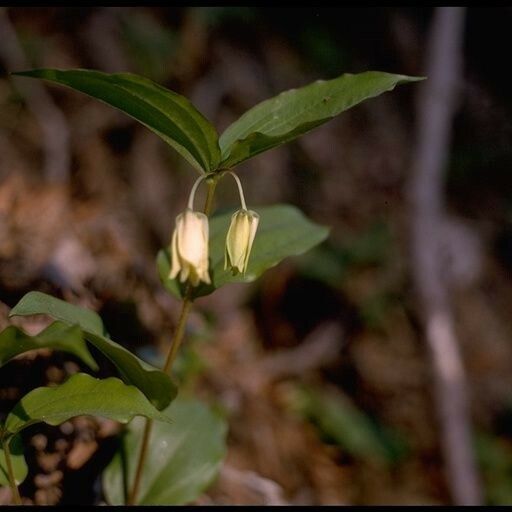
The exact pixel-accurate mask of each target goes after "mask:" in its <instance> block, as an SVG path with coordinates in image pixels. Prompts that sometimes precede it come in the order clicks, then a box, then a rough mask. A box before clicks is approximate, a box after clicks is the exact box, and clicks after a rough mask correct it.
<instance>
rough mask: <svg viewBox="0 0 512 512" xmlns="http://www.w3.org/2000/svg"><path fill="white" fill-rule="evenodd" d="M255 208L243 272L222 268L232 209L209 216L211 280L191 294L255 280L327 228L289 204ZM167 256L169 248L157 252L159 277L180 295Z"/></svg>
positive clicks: (317, 240) (314, 241) (310, 243)
mask: <svg viewBox="0 0 512 512" xmlns="http://www.w3.org/2000/svg"><path fill="white" fill-rule="evenodd" d="M254 210H255V211H256V212H257V213H258V214H259V216H260V222H259V226H258V230H257V232H256V238H255V239H254V244H253V246H252V251H251V255H250V257H249V265H248V267H247V272H246V273H245V275H244V274H237V275H233V274H232V273H231V272H230V271H229V270H224V248H225V244H226V235H227V232H228V228H229V223H230V221H231V215H232V212H230V213H224V214H222V215H216V216H214V217H213V218H212V219H211V221H210V266H209V273H210V278H211V281H212V284H211V285H203V284H201V285H200V286H198V287H196V288H194V290H193V296H194V297H200V296H202V295H208V294H210V293H212V292H213V291H214V290H215V289H216V288H220V287H221V286H223V285H224V284H227V283H239V282H250V281H254V280H255V279H256V278H257V277H258V276H260V275H261V274H263V272H265V270H267V269H269V268H271V267H273V266H275V265H277V264H278V263H279V262H280V261H281V260H283V259H284V258H287V257H288V256H298V255H299V254H302V253H304V252H306V251H308V250H309V249H311V248H312V247H314V246H315V245H317V244H319V243H320V242H322V241H323V240H325V238H327V235H328V233H329V230H328V228H326V227H324V226H320V225H318V224H315V223H314V222H312V221H311V220H309V219H308V218H307V217H305V216H304V214H303V213H302V212H301V211H300V210H299V209H297V208H295V207H294V206H291V205H287V204H278V205H274V206H262V207H255V208H254ZM170 258H171V255H170V252H169V250H168V249H162V250H161V251H160V252H159V253H158V257H157V265H158V271H159V274H160V279H161V281H162V283H163V284H164V286H165V287H166V288H167V290H168V291H169V292H170V293H172V294H173V295H175V296H177V297H181V296H182V294H183V289H184V287H183V285H182V284H181V283H179V282H178V281H177V280H176V279H169V271H170V268H171V267H170V264H171V260H170Z"/></svg>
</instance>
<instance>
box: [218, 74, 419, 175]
mask: <svg viewBox="0 0 512 512" xmlns="http://www.w3.org/2000/svg"><path fill="white" fill-rule="evenodd" d="M417 80H423V78H422V77H412V76H405V75H393V74H390V73H382V72H379V71H368V72H366V73H360V74H357V75H353V74H349V73H347V74H344V75H342V76H340V77H339V78H335V79H333V80H327V81H324V80H318V81H316V82H313V83H312V84H309V85H307V86H305V87H301V88H300V89H290V90H289V91H285V92H282V93H281V94H279V95H278V96H275V97H274V98H271V99H268V100H266V101H263V102H262V103H259V104H258V105H256V106H255V107H253V108H251V109H250V110H248V111H247V112H246V113H245V114H243V115H242V116H241V117H240V118H239V119H237V120H236V121H235V122H234V123H233V124H232V125H231V126H229V127H228V128H227V129H226V131H225V132H224V133H223V134H222V135H221V137H220V139H219V144H220V148H221V152H222V162H221V164H220V167H221V168H229V167H233V166H234V165H236V164H239V163H240V162H243V161H244V160H247V159H248V158H251V157H253V156H255V155H257V154H258V153H261V152H263V151H267V150H268V149H271V148H274V147H276V146H279V145H281V144H284V143H285V142H288V141H290V140H292V139H295V138H297V137H299V136H300V135H302V134H304V133H306V132H308V131H309V130H312V129H313V128H315V127H316V126H319V125H321V124H323V123H325V122H326V121H329V120H330V119H332V118H333V117H335V116H337V115H338V114H340V113H341V112H343V111H344V110H347V109H349V108H350V107H353V106H354V105H357V104H358V103H360V102H362V101H364V100H366V99H368V98H373V97H375V96H378V95H379V94H382V93H383V92H386V91H391V90H392V89H393V88H394V87H395V86H396V85H398V84H401V83H406V82H415V81H417Z"/></svg>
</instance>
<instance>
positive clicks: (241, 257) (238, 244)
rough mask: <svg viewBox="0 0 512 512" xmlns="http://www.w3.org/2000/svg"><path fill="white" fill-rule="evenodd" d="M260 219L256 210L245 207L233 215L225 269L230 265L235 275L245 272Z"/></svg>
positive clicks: (225, 253) (226, 250)
mask: <svg viewBox="0 0 512 512" xmlns="http://www.w3.org/2000/svg"><path fill="white" fill-rule="evenodd" d="M259 220H260V216H259V215H258V214H257V213H256V212H254V211H252V210H246V209H245V208H242V209H241V210H238V211H237V212H235V213H234V214H233V215H232V217H231V224H230V226H229V230H228V234H227V237H226V249H225V252H224V270H226V269H227V268H228V267H230V268H231V271H232V272H233V274H234V275H236V274H238V273H241V274H245V272H246V270H247V264H248V262H249V255H250V254H251V248H252V243H253V242H254V237H255V236H256V230H257V229H258V223H259Z"/></svg>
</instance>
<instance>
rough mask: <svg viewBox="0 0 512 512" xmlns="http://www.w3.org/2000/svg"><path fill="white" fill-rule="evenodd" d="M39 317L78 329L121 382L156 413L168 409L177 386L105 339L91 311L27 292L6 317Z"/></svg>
mask: <svg viewBox="0 0 512 512" xmlns="http://www.w3.org/2000/svg"><path fill="white" fill-rule="evenodd" d="M41 314H42V315H49V316H51V317H52V318H54V319H56V320H60V321H61V322H65V323H66V324H68V325H79V326H80V327H81V328H82V329H83V332H84V337H85V339H86V340H87V341H88V342H89V343H92V344H93V345H94V346H95V347H96V348H97V349H98V350H100V351H101V352H102V353H103V354H104V355H105V356H106V357H108V358H109V359H110V360H111V361H112V362H113V363H114V364H115V365H116V367H117V369H118V370H119V373H120V374H121V377H122V378H123V380H124V381H125V382H126V383H128V384H133V385H134V386H137V387H138V388H139V389H140V390H141V391H142V392H143V393H144V394H145V395H146V396H147V397H148V399H149V400H150V401H151V402H152V403H153V404H154V405H155V407H157V408H158V409H164V408H165V407H167V406H168V405H169V403H170V402H171V400H173V398H174V397H175V396H176V386H175V385H174V383H173V382H172V380H171V378H170V377H169V376H168V375H167V374H166V373H164V372H162V371H161V370H159V369H157V368H155V367H154V366H151V365H150V364H148V363H146V362H144V361H142V360H141V359H139V358H138V357H137V356H136V355H134V354H132V353H131V352H130V351H129V350H127V349H125V348H124V347H122V346H121V345H119V344H117V343H116V342H114V341H112V340H111V339H110V338H108V337H107V336H106V335H105V327H104V326H103V322H102V320H101V318H100V317H99V315H97V314H96V313H95V312H94V311H91V310H89V309H85V308H81V307H78V306H75V305H73V304H68V303H67V302H65V301H63V300H60V299H57V298H55V297H52V296H51V295H46V294H45V293H41V292H29V293H27V294H26V295H24V296H23V297H22V299H21V300H20V301H19V302H18V304H16V306H14V308H13V309H12V310H11V312H10V314H9V316H27V315H41Z"/></svg>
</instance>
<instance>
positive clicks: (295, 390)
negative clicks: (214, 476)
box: [0, 7, 512, 504]
mask: <svg viewBox="0 0 512 512" xmlns="http://www.w3.org/2000/svg"><path fill="white" fill-rule="evenodd" d="M443 19H444V21H443ZM443 23H444V25H443ZM450 23H451V25H450ZM511 23H512V10H510V9H509V8H492V9H491V8H489V9H482V8H480V9H476V8H475V9H473V8H470V9H468V10H467V11H466V13H465V18H464V13H462V14H461V13H459V17H458V21H457V20H456V19H454V18H453V17H452V19H451V21H450V19H449V16H448V17H446V16H445V17H444V18H443V16H442V15H440V13H439V12H437V13H434V11H433V10H432V9H431V8H371V9H369V8H359V9H348V8H343V9H334V8H315V9H313V8H293V9H291V8H288V9H284V8H283V9H281V8H273V9H265V8H256V7H250V8H249V7H244V8H241V7H236V8H235V7H229V8H228V7H215V8H214V7H211V8H206V7H203V8H197V7H195V8H163V7H124V8H116V7H90V8H69V7H68V8H64V7H62V8H61V7H59V8H57V7H55V8H28V7H27V8H22V7H15V8H3V9H2V10H1V11H0V328H4V327H5V326H7V325H8V324H9V321H8V320H7V315H8V313H9V310H10V308H11V307H12V306H13V305H14V304H15V303H16V302H17V301H18V300H19V299H20V298H21V297H22V296H23V295H24V294H25V293H26V292H28V291H29V290H34V289H36V290H41V291H44V292H46V293H50V294H53V295H56V296H58V297H62V298H64V299H66V300H69V301H71V302H74V303H77V304H81V305H84V306H87V307H91V308H94V309H95V310H97V311H98V312H99V314H100V315H101V316H102V318H103V319H104V321H105V323H106V326H107V329H108V330H109V332H110V334H111V336H112V338H113V339H115V340H117V341H118V342H120V343H122V344H124V345H125V346H127V347H128V348H130V349H131V350H134V351H136V352H137V353H138V354H139V355H140V356H141V357H142V358H144V359H146V360H148V361H150V362H153V363H155V364H159V361H160V360H161V358H162V354H164V353H165V347H166V345H167V343H168V342H169V339H170V334H171V332H172V331H173V328H174V325H175V322H176V319H177V315H178V312H179V303H178V301H177V300H175V299H174V298H173V297H170V296H169V295H167V293H166V292H165V291H164V290H163V288H162V286H161V285H160V283H159V280H158V276H157V272H156V267H155V256H156V253H157V251H158V250H159V249H160V248H161V247H163V246H165V245H167V244H168V242H169V240H170V235H171V231H172V229H173V227H174V219H175V216H176V215H177V213H179V212H180V211H181V210H182V209H183V208H184V207H185V204H186V200H187V195H188V191H189V189H190V187H191V185H192V183H193V180H194V179H195V177H196V175H195V173H194V171H193V170H192V169H191V168H190V167H189V166H188V164H186V163H185V162H184V160H183V159H181V158H180V157H179V156H178V155H177V153H175V152H174V151H173V150H172V149H171V148H170V147H168V146H166V145H165V143H163V142H162V141H161V140H160V139H159V138H158V137H157V136H155V135H154V134H152V133H151V132H149V131H148V130H146V129H145V128H144V127H142V126H141V125H139V124H138V123H136V122H135V121H133V120H131V119H130V118H129V117H127V116H126V115H124V114H122V113H120V112H118V111H116V110H114V109H113V108H111V107H108V106H106V105H104V104H101V103H100V102H98V101H96V100H94V99H92V98H89V97H87V96H85V95H83V94H80V93H78V92H74V91H72V90H69V89H66V88H63V87H58V86H47V85H46V84H43V82H36V81H32V80H28V79H23V78H16V77H12V76H9V72H10V71H14V70H21V69H28V68H33V67H57V68H79V67H80V68H94V69H99V70H102V71H106V72H117V71H130V72H134V73H138V74H141V75H144V76H147V77H149V78H151V79H153V80H155V81H156V82H159V83H161V84H163V85H165V86H166V87H169V88H171V89H173V90H175V91H177V92H179V93H181V94H184V95H186V96H187V97H189V98H190V99H191V100H192V101H193V102H194V104H195V105H196V106H197V107H198V108H199V109H200V110H201V111H202V112H203V113H204V114H205V115H206V116H207V117H208V118H209V119H210V120H211V121H212V122H213V123H214V124H215V126H216V127H217V128H218V130H219V132H222V131H223V130H224V129H225V128H226V127H227V126H228V125H229V124H230V123H231V122H233V121H234V120H235V119H236V118H237V117H238V116H239V115H241V114H242V113H243V112H244V111H245V110H247V109H248V108H250V107H251V106H253V105H255V104H256V103H258V102H259V101H261V100H264V99H266V98H268V97H271V96H273V95H275V94H277V93H278V92H280V91H282V90H285V89H289V88H292V87H297V86H301V85H305V84H307V83H309V82H311V81H313V80H316V79H318V78H325V79H328V78H334V77H336V76H339V75H340V74H342V73H345V72H352V73H356V72H362V71H366V70H380V71H388V72H394V73H401V74H409V75H428V76H429V80H427V81H425V82H422V83H419V84H409V85H405V86H400V87H398V88H397V89H396V90H395V91H393V92H391V93H387V94H384V95H382V96H381V97H379V98H376V99H372V100H370V101H368V102H365V103H363V104H362V105H360V106H358V107H356V108H354V109H352V110H349V111H348V112H345V113H343V114H342V115H341V116H339V117H338V118H336V119H335V120H333V121H331V122H329V123H327V124H326V125H324V126H323V127H321V128H318V129H316V130H315V131H313V132H311V133H310V134H307V135H305V136H303V137H302V138H300V139H298V140H297V141H296V142H293V143H290V144H288V145H286V146H283V147H280V148H277V149H274V150H272V151H270V152H268V153H265V154H262V155H261V156H258V157H256V158H254V159H252V160H250V161H248V162H247V163H244V164H243V165H242V166H240V168H239V176H240V178H241V179H242V182H243V184H244V187H245V191H246V197H247V202H248V204H249V205H250V207H251V208H254V209H257V205H264V204H272V203H276V202H287V203H291V204H294V205H296V206H298V207H299V208H301V209H302V210H303V211H304V212H305V213H306V214H307V215H308V216H309V217H311V218H312V219H313V220H315V221H316V222H318V223H320V224H325V225H328V226H330V227H331V234H330V237H329V239H328V240H327V241H326V242H324V243H323V244H322V245H321V246H319V247H317V248H315V249H314V250H312V251H311V252H310V253H308V254H306V255H304V256H302V257H298V258H293V259H289V260H286V261H284V262H283V263H282V264H280V265H279V266H278V267H276V268H273V269H271V270H270V271H268V272H267V273H266V274H265V275H264V276H263V277H262V278H261V279H260V280H258V281H257V282H255V283H252V284H250V285H231V286H226V287H224V288H222V289H220V290H219V291H217V292H216V293H215V294H214V295H212V296H210V297H206V298H203V299H200V300H198V301H197V303H196V308H195V311H194V313H193V315H192V317H191V321H190V323H189V327H188V338H187V342H186V344H185V346H184V348H183V351H182V354H181V356H180V359H179V361H178V367H177V371H178V373H179V376H180V378H181V379H182V382H183V383H184V385H185V386H186V387H188V388H189V389H193V390H194V391H195V393H197V394H198V395H199V396H201V397H202V399H204V400H205V401H209V402H210V403H212V404H216V406H218V407H219V408H220V409H221V410H222V411H223V412H224V413H225V415H226V417H227V418H228V421H229V435H228V448H229V449H228V455H227V458H226V464H225V466H224V468H223V470H222V471H221V474H220V476H219V478H218V480H217V482H216V483H215V485H214V486H212V487H211V488H210V489H209V490H208V492H206V493H205V494H204V496H202V497H201V498H200V499H199V500H198V502H197V503H201V504H211V503H216V504H222V503H227V504H270V503H272V504H277V503H294V504H378V503H386V504H411V503H414V504H443V503H463V502H472V503H476V502H484V503H488V504H509V503H511V502H512V386H511V385H512V372H511V368H512V321H511V318H512V316H511V311H512V279H511V274H510V273H511V269H512V178H511V176H510V167H511V164H512V146H511V142H512V123H511V108H512V95H511V92H510V87H509V86H508V82H507V80H506V79H505V78H504V75H503V69H504V63H505V55H506V53H505V49H506V48H507V47H508V46H510V37H511V36H510V30H509V27H510V24H511ZM443 27H444V29H443ZM457 41H459V43H457ZM436 44H437V50H436ZM450 59H451V60H450ZM445 79H446V80H445ZM443 80H444V81H443ZM443 87H446V90H445V89H443ZM443 91H444V92H445V93H446V94H444V92H443ZM446 91H448V92H446ZM436 94H437V96H436ZM436 98H437V99H436ZM436 123H437V124H436ZM443 127H445V128H446V127H448V128H447V129H446V130H444V131H443V129H442V128H443ZM436 141H437V142H436ZM436 155H437V157H436ZM443 155H444V156H443ZM436 158H437V159H436ZM429 159H430V160H429ZM436 162H437V163H436ZM218 190H219V193H218V196H217V205H223V206H226V205H236V204H237V196H236V190H235V189H234V187H231V186H223V187H220V188H219V189H218ZM423 192H425V194H426V197H423V196H422V194H423ZM425 219H426V220H425ZM422 226H423V227H425V226H426V227H425V230H423V228H422ZM434 238H435V240H436V242H437V243H434ZM423 256H430V260H429V261H434V262H435V263H436V264H435V265H434V266H432V265H431V266H429V264H428V261H427V260H428V258H426V259H425V258H424V257H423ZM434 267H436V268H434ZM429 287H430V289H431V290H430V291H432V289H433V291H432V293H430V292H429ZM436 315H437V316H436ZM436 318H437V319H439V318H441V320H442V321H441V324H439V323H436ZM41 322H42V320H41V319H37V320H32V321H30V322H29V321H27V320H25V321H23V322H21V321H19V320H17V323H18V324H19V325H23V327H24V328H26V329H27V330H29V331H33V332H37V331H38V330H39V329H40V328H41V327H42V325H44V324H42V323H41ZM436 325H437V326H438V327H439V325H441V328H440V329H437V328H436ZM443 365H444V366H446V368H448V369H446V368H445V367H444V366H443ZM79 368H80V363H79V362H78V361H77V360H75V359H74V358H73V357H71V356H69V355H65V354H50V353H45V352H42V353H39V352H37V353H34V354H33V355H31V356H30V357H24V358H23V359H20V360H17V361H14V362H12V363H10V364H9V365H7V366H6V367H4V368H2V370H1V372H0V388H1V389H0V409H1V411H2V413H5V411H7V410H9V408H10V407H12V405H13V404H14V403H15V402H16V401H17V400H18V399H19V398H20V397H21V396H22V394H24V393H26V392H27V391H28V390H30V389H33V388H34V387H37V386H40V385H45V384H48V383H54V382H61V381H62V380H64V379H65V378H66V376H67V375H69V373H73V372H76V371H77V370H78V369H79ZM454 368H455V370H453V369H454ZM450 369H451V370H453V372H451V370H450ZM110 370H111V369H110V367H109V366H108V364H107V363H105V364H104V365H103V367H102V372H103V373H104V374H108V373H109V371H110ZM447 372H448V373H447ZM450 372H451V373H450ZM117 430H118V427H117V425H116V424H113V423H110V422H107V421H103V420H99V419H92V418H77V419H74V420H72V421H70V422H67V423H65V424H64V425H62V426H61V427H60V428H57V427H45V426H42V425H38V426H37V427H35V428H33V429H32V428H31V429H27V430H26V432H25V437H24V439H25V442H26V445H27V447H28V448H27V458H28V461H29V466H30V468H31V469H30V474H29V477H28V478H27V480H26V481H25V482H24V483H23V485H22V487H21V493H22V495H23V496H25V497H26V498H27V500H30V501H27V502H33V503H36V504H57V503H60V504H66V503H68V504H69V503H97V502H98V501H99V500H101V487H100V483H99V482H100V481H99V478H98V477H99V475H100V473H101V471H102V469H103V468H104V467H105V465H106V464H107V463H108V461H109V460H110V458H111V456H112V453H113V446H114V445H115V443H114V441H113V440H114V435H115V433H116V432H117ZM468 457H469V458H468ZM461 468H462V469H461ZM3 491H4V489H0V500H4V502H5V500H7V499H8V495H7V494H5V493H4V494H2V492H3Z"/></svg>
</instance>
